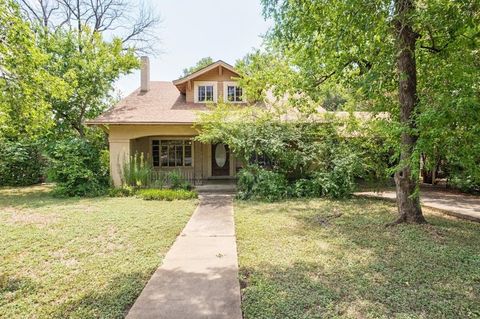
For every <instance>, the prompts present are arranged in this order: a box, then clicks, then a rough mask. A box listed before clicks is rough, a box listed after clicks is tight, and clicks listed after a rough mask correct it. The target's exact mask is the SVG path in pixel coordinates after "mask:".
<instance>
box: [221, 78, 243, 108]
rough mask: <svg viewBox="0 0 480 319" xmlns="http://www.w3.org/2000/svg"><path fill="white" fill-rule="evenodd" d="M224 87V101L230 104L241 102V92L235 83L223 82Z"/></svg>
mask: <svg viewBox="0 0 480 319" xmlns="http://www.w3.org/2000/svg"><path fill="white" fill-rule="evenodd" d="M223 86H224V93H223V94H224V97H225V98H224V100H225V102H230V103H239V102H243V90H242V88H241V87H240V86H239V85H238V84H237V82H225V83H224V84H223Z"/></svg>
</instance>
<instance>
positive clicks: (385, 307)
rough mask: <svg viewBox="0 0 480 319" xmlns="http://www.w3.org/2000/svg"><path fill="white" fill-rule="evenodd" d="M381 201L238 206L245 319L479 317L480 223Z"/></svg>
mask: <svg viewBox="0 0 480 319" xmlns="http://www.w3.org/2000/svg"><path fill="white" fill-rule="evenodd" d="M425 213H426V216H427V218H428V220H429V225H423V226H418V225H402V226H398V227H385V224H386V223H387V222H389V221H390V220H391V219H392V218H393V216H395V214H396V208H395V204H393V203H388V202H383V201H379V200H368V199H359V198H352V199H348V200H341V201H338V200H327V199H311V200H305V199H303V200H289V201H283V202H279V203H265V202H252V201H236V202H235V223H236V233H237V245H238V254H239V266H240V282H241V287H242V310H243V314H244V318H245V319H252V318H255V319H267V318H268V319H277V318H278V319H280V318H282V319H290V318H291V319H297V318H304V319H306V318H412V319H413V318H422V319H424V318H478V317H479V316H480V251H479V250H478V247H480V236H479V235H478V234H479V233H480V224H478V223H472V222H467V221H461V220H456V219H453V218H451V217H445V216H442V215H438V214H435V213H433V212H431V211H429V210H428V209H425Z"/></svg>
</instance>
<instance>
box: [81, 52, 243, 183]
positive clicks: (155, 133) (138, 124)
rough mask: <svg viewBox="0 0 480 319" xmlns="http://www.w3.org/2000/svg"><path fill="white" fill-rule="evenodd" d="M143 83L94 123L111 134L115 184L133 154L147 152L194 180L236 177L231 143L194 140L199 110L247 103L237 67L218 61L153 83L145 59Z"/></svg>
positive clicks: (157, 166) (161, 167)
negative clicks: (223, 103)
mask: <svg viewBox="0 0 480 319" xmlns="http://www.w3.org/2000/svg"><path fill="white" fill-rule="evenodd" d="M141 60H142V67H141V84H140V87H139V88H138V89H137V90H135V91H134V92H133V93H132V94H130V95H129V96H127V97H125V98H124V99H122V100H121V101H120V102H119V103H118V104H117V105H116V106H115V107H113V108H112V109H110V110H108V111H106V112H105V113H103V114H102V115H100V116H99V117H98V118H96V119H94V120H91V121H88V122H87V124H88V125H97V126H101V127H102V128H104V129H105V130H106V131H107V132H108V135H109V144H110V145H109V146H110V173H111V177H112V180H113V183H114V185H115V186H120V185H121V183H122V168H123V165H124V163H125V162H126V161H128V160H129V159H130V156H131V155H133V154H135V153H143V154H145V155H146V157H147V158H148V159H149V160H150V161H151V163H152V164H153V167H154V168H155V169H157V170H161V171H166V172H168V171H171V170H178V171H179V172H181V174H182V175H183V176H184V177H185V178H187V179H189V180H192V181H197V182H198V181H203V180H206V179H232V178H234V176H235V174H236V171H237V168H238V167H240V165H241V164H240V163H239V162H238V161H237V160H236V159H235V157H234V156H233V155H232V154H230V151H229V149H228V146H227V145H224V144H221V143H219V144H215V145H210V144H202V143H200V142H197V141H194V140H193V138H194V137H195V136H196V135H197V134H198V132H197V131H196V130H195V129H194V128H193V125H194V123H195V121H196V117H197V111H199V110H200V111H201V110H207V103H217V102H219V101H225V102H229V103H244V102H245V101H244V96H243V94H242V93H243V92H242V88H241V87H239V86H238V84H237V82H236V81H235V78H238V77H239V74H238V73H237V72H236V71H235V69H234V68H233V66H231V65H230V64H227V63H225V62H223V61H217V62H215V63H212V64H211V65H209V66H207V67H204V68H202V69H200V70H198V71H196V72H194V73H192V74H190V75H188V76H185V77H183V78H180V79H177V80H174V81H172V82H164V81H150V66H149V60H148V57H142V58H141Z"/></svg>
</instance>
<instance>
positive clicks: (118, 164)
mask: <svg viewBox="0 0 480 319" xmlns="http://www.w3.org/2000/svg"><path fill="white" fill-rule="evenodd" d="M109 144H110V177H111V178H112V181H113V186H115V187H120V186H122V173H123V165H124V164H125V162H126V161H128V160H129V159H130V140H109Z"/></svg>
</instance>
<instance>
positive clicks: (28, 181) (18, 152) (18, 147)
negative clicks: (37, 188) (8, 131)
mask: <svg viewBox="0 0 480 319" xmlns="http://www.w3.org/2000/svg"><path fill="white" fill-rule="evenodd" d="M44 171H45V159H44V157H43V156H42V154H41V150H40V146H39V144H38V143H35V142H28V141H16V142H13V141H0V185H1V186H26V185H33V184H37V183H40V182H41V181H42V179H43V175H44Z"/></svg>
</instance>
